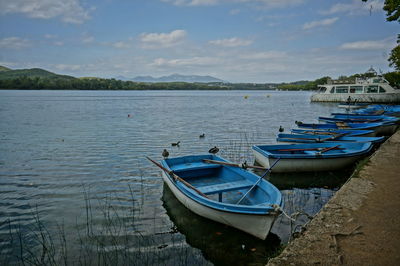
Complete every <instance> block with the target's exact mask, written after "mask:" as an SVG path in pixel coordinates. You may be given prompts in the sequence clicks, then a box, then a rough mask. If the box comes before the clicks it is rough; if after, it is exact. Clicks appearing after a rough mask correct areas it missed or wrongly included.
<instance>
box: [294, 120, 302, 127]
mask: <svg viewBox="0 0 400 266" xmlns="http://www.w3.org/2000/svg"><path fill="white" fill-rule="evenodd" d="M294 123H295V124H296V125H298V126H299V125H301V124H303V122H301V121H297V120H296V121H294Z"/></svg>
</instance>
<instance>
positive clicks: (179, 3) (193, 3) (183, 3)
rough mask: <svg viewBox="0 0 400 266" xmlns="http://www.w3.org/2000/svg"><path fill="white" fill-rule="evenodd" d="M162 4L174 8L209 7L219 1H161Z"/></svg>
mask: <svg viewBox="0 0 400 266" xmlns="http://www.w3.org/2000/svg"><path fill="white" fill-rule="evenodd" d="M161 1H163V2H167V3H172V4H173V5H176V6H211V5H216V4H218V2H220V0H161Z"/></svg>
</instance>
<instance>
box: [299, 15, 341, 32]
mask: <svg viewBox="0 0 400 266" xmlns="http://www.w3.org/2000/svg"><path fill="white" fill-rule="evenodd" d="M338 19H339V18H338V17H335V18H327V19H323V20H315V21H311V22H307V23H305V24H304V25H303V30H309V29H312V28H315V27H322V26H329V25H332V24H334V23H335V22H336V21H337V20H338Z"/></svg>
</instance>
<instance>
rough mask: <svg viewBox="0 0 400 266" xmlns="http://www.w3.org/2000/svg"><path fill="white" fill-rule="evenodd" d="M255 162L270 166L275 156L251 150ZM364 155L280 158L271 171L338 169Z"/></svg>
mask: <svg viewBox="0 0 400 266" xmlns="http://www.w3.org/2000/svg"><path fill="white" fill-rule="evenodd" d="M253 153H254V156H255V159H256V162H257V163H258V164H260V165H262V166H263V167H265V168H270V167H271V165H272V164H273V163H274V162H275V161H276V158H268V157H265V156H264V155H263V154H261V153H259V152H258V151H255V150H253ZM363 156H364V155H358V156H351V157H340V158H304V159H302V158H293V159H291V158H288V159H286V158H281V159H280V161H279V163H278V164H276V165H275V166H274V168H272V170H271V172H273V173H288V172H318V171H331V170H338V169H342V168H344V167H347V166H349V165H351V164H353V163H354V162H355V161H357V160H358V159H360V158H361V157H363Z"/></svg>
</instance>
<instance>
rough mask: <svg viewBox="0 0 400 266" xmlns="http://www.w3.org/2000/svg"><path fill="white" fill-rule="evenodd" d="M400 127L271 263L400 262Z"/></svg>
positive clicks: (376, 263)
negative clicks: (399, 251)
mask: <svg viewBox="0 0 400 266" xmlns="http://www.w3.org/2000/svg"><path fill="white" fill-rule="evenodd" d="M399 159H400V130H398V131H397V132H395V133H394V134H393V135H392V136H391V137H390V138H389V139H387V140H386V141H385V142H384V143H383V144H382V145H381V146H380V147H379V148H378V150H376V151H375V152H374V153H373V154H372V155H371V156H370V157H369V159H368V160H367V162H366V163H365V164H364V165H363V166H362V167H361V169H360V170H359V171H358V172H357V171H355V172H354V173H353V175H352V176H351V177H350V179H349V180H348V181H347V182H346V183H345V184H344V185H343V186H342V187H341V188H340V189H339V191H338V192H337V193H336V194H335V195H334V196H333V197H332V198H331V199H330V201H329V202H328V203H327V204H326V205H325V206H324V207H323V208H322V209H321V210H320V212H319V213H318V214H317V215H316V216H315V217H314V218H313V220H312V221H310V223H309V224H308V225H306V227H305V231H304V232H303V233H302V234H301V235H300V236H299V237H298V238H296V239H294V240H293V241H292V242H290V243H289V244H288V245H287V246H286V248H285V249H284V250H283V251H282V253H281V254H280V255H278V256H277V257H275V258H272V259H270V260H269V262H268V264H267V265H270V266H272V265H312V264H316V265H319V264H321V265H346V264H347V265H348V264H351V265H396V264H397V263H398V261H400V254H399V253H398V250H399V249H400V230H399V228H400V219H398V217H399V216H400V163H399V162H400V161H399Z"/></svg>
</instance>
